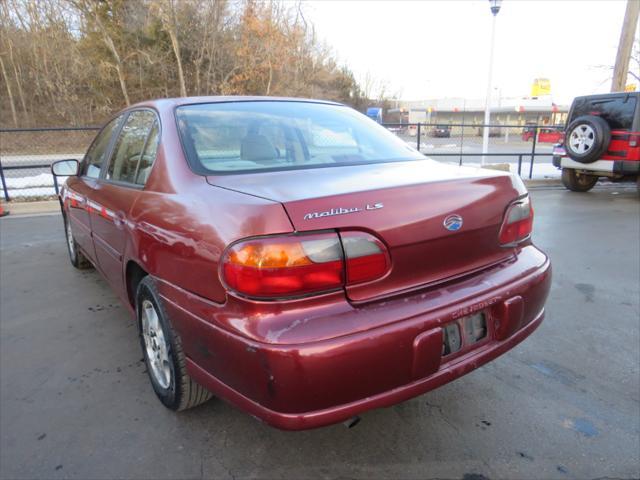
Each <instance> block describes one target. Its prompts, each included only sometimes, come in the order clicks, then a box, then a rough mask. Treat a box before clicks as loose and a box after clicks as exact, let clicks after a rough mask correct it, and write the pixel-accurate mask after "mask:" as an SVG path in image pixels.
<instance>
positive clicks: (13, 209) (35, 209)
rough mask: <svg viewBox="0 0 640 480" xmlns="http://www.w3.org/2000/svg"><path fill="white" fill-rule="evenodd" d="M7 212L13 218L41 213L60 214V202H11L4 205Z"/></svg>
mask: <svg viewBox="0 0 640 480" xmlns="http://www.w3.org/2000/svg"><path fill="white" fill-rule="evenodd" d="M3 205H4V208H5V210H7V212H8V213H10V214H11V216H20V215H33V214H39V213H60V202H58V200H44V201H38V202H9V203H3Z"/></svg>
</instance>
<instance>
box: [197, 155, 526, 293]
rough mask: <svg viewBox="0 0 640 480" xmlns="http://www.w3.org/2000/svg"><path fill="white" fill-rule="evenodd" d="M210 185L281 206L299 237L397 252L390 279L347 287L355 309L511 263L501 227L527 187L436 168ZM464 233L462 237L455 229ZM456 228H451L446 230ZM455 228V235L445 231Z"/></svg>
mask: <svg viewBox="0 0 640 480" xmlns="http://www.w3.org/2000/svg"><path fill="white" fill-rule="evenodd" d="M208 181H209V183H211V184H213V185H217V186H220V187H224V188H229V189H233V190H236V191H240V192H244V193H247V194H250V195H256V196H259V197H263V198H267V199H270V200H275V201H278V202H281V203H282V204H283V206H284V208H285V209H286V211H287V214H288V215H289V218H290V220H291V223H292V225H293V227H294V229H295V230H296V231H299V232H304V231H312V230H325V229H332V230H333V229H336V230H339V231H348V230H360V231H365V232H368V233H371V234H374V235H375V236H377V237H378V238H380V239H381V240H382V241H383V242H384V244H385V245H386V246H387V248H388V249H389V253H390V256H391V268H390V271H389V272H388V274H387V275H386V276H384V277H383V278H381V279H378V280H374V281H371V282H368V283H363V284H356V285H349V286H347V295H348V297H349V299H350V300H352V301H354V302H360V301H368V300H371V299H375V298H381V297H385V296H388V295H392V294H396V293H399V292H404V291H407V290H412V289H415V288H420V287H423V286H425V285H428V284H432V283H434V282H441V281H445V280H447V279H451V278H453V277H456V276H460V275H463V274H467V273H469V272H473V271H475V270H478V269H482V268H484V267H487V266H488V265H492V264H495V263H497V262H500V261H503V260H505V259H507V258H509V257H510V256H512V255H513V250H512V249H509V248H503V247H500V245H499V243H498V236H499V231H500V226H501V223H502V219H503V216H504V212H505V210H506V207H507V205H508V204H509V202H511V201H513V200H514V199H515V198H517V197H518V196H520V195H522V193H524V188H523V187H522V183H521V182H519V181H516V180H514V179H513V177H511V176H510V175H507V174H505V173H503V172H496V171H492V170H485V169H476V168H465V167H453V166H449V165H444V164H441V163H439V162H434V161H432V160H428V159H426V160H424V161H422V160H421V161H411V162H398V163H384V164H373V165H359V166H345V167H339V168H316V169H308V170H290V171H279V172H265V173H261V174H246V175H224V176H211V177H209V178H208ZM451 216H458V217H459V218H460V219H461V222H462V224H461V226H460V228H459V229H455V226H456V225H454V224H456V223H459V220H458V219H457V218H453V219H452V218H450V217H451ZM445 220H448V222H445ZM445 223H447V225H449V229H448V228H447V226H446V225H445Z"/></svg>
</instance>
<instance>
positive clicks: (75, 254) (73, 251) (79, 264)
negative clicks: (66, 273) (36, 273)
mask: <svg viewBox="0 0 640 480" xmlns="http://www.w3.org/2000/svg"><path fill="white" fill-rule="evenodd" d="M62 219H63V222H64V235H65V237H66V239H67V252H68V253H69V261H70V262H71V265H73V266H74V267H76V268H77V269H78V270H87V269H89V268H93V264H92V263H91V262H90V261H89V259H87V257H85V256H84V253H82V252H81V251H80V247H79V245H78V242H76V240H75V238H73V232H72V231H71V223H70V222H69V219H68V218H67V216H66V215H63V216H62Z"/></svg>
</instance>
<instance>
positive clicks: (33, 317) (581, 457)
mask: <svg viewBox="0 0 640 480" xmlns="http://www.w3.org/2000/svg"><path fill="white" fill-rule="evenodd" d="M532 197H533V204H534V208H535V212H536V219H535V231H534V240H535V242H536V243H537V244H538V245H539V246H540V247H541V248H542V249H543V250H545V251H546V252H548V254H549V255H550V256H551V259H552V262H553V268H554V281H553V288H552V291H551V294H550V298H549V301H548V308H547V317H546V320H545V322H544V323H543V324H542V326H541V327H540V328H539V329H538V330H537V331H536V332H535V333H534V334H533V335H532V336H531V337H530V338H528V339H527V340H525V342H523V343H522V344H521V345H519V346H517V347H516V348H515V349H514V350H512V351H510V352H509V353H507V354H506V355H504V356H502V357H500V358H499V359H497V360H495V361H494V362H492V363H490V364H488V365H486V366H484V367H482V368H480V369H479V370H476V371H475V372H473V373H471V374H469V375H467V376H465V377H463V378H461V379H458V380H456V381H454V382H453V383H450V384H448V385H446V386H444V387H441V388H439V389H437V390H435V391H433V392H430V393H428V394H426V395H422V396H420V397H418V398H415V399H413V400H410V401H407V402H405V403H402V404H400V405H396V406H394V407H391V408H387V409H381V410H376V411H372V412H369V413H366V414H364V415H362V421H361V422H360V424H359V425H358V426H356V427H355V428H352V429H347V428H345V427H344V426H342V425H335V426H331V427H326V428H321V429H317V430H311V431H305V432H283V431H279V430H276V429H273V428H271V427H269V426H266V425H264V424H261V423H259V422H258V421H257V420H255V419H254V418H252V417H250V416H249V415H247V414H245V413H243V412H241V411H238V410H236V409H235V408H233V407H231V406H229V405H227V404H226V403H224V402H222V401H220V400H216V399H213V400H212V401H210V402H208V403H207V404H205V405H203V406H201V407H198V408H196V409H193V410H190V411H187V412H183V413H179V414H176V413H173V412H170V411H168V410H166V409H165V408H164V407H163V406H162V405H161V404H160V403H159V402H158V401H157V400H156V398H155V396H154V394H153V391H152V389H151V386H150V385H149V382H148V380H147V374H146V373H145V369H144V365H143V363H142V362H141V358H142V354H141V351H140V346H139V344H138V340H137V336H136V328H135V326H134V324H133V322H132V321H131V320H130V318H129V317H128V316H127V314H126V313H125V310H124V308H123V307H122V306H121V305H120V304H119V302H118V300H117V299H116V298H115V296H114V295H113V294H112V293H111V291H110V290H109V288H108V286H107V285H106V283H105V281H103V280H102V279H101V278H100V277H99V275H98V274H97V273H95V272H94V271H85V272H79V271H77V270H74V269H73V268H72V267H71V265H70V264H69V262H68V259H67V253H66V250H65V244H64V237H63V229H62V223H61V218H60V216H59V215H55V214H54V215H44V216H23V217H18V216H13V218H12V216H9V217H6V218H3V219H0V478H2V479H10V478H11V479H13V478H29V479H32V478H41V479H45V478H46V479H49V478H78V479H80V478H82V479H90V478H101V479H102V478H105V479H106V478H157V479H160V478H222V479H224V478H232V479H242V478H358V479H372V478H420V479H435V478H453V479H464V480H481V479H487V478H490V479H499V478H517V479H520V478H522V479H542V478H558V479H569V478H580V479H584V478H603V477H608V478H638V477H640V367H639V365H640V298H639V297H640V251H639V250H640V200H639V199H638V194H637V193H636V189H635V186H631V185H629V186H621V185H607V186H599V187H596V188H595V189H594V190H593V191H591V192H589V193H587V194H576V193H571V192H568V191H565V190H564V189H561V188H550V189H539V190H533V191H532Z"/></svg>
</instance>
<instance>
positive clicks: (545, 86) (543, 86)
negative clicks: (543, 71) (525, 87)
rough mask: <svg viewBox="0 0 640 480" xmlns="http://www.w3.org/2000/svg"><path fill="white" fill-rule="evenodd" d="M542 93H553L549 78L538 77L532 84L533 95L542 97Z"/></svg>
mask: <svg viewBox="0 0 640 480" xmlns="http://www.w3.org/2000/svg"><path fill="white" fill-rule="evenodd" d="M542 95H551V82H550V81H549V79H548V78H536V79H534V80H533V85H532V86H531V96H532V97H541V96H542Z"/></svg>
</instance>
